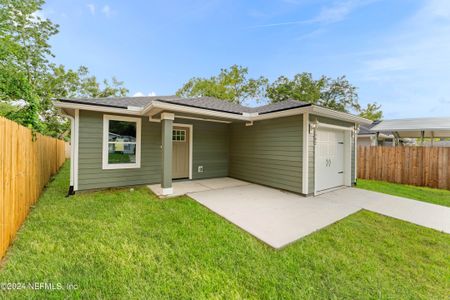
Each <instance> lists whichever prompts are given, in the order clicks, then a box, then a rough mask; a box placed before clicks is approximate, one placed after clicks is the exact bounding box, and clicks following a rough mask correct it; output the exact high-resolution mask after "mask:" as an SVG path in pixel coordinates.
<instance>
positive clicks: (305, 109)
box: [248, 106, 312, 121]
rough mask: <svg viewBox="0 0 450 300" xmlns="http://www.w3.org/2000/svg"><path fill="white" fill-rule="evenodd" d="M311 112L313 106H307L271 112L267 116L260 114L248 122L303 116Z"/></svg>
mask: <svg viewBox="0 0 450 300" xmlns="http://www.w3.org/2000/svg"><path fill="white" fill-rule="evenodd" d="M311 111H312V110H311V106H305V107H299V108H293V109H287V110H282V111H276V112H271V113H267V114H259V115H257V116H255V117H250V118H249V120H248V121H261V120H268V119H275V118H281V117H288V116H295V115H301V114H303V113H308V112H311Z"/></svg>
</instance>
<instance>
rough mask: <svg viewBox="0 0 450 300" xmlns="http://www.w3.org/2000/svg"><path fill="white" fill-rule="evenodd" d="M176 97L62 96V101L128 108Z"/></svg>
mask: <svg viewBox="0 0 450 300" xmlns="http://www.w3.org/2000/svg"><path fill="white" fill-rule="evenodd" d="M166 98H167V99H172V98H173V99H176V98H179V97H177V96H147V97H106V98H61V99H57V100H59V101H62V102H70V103H80V104H88V105H97V106H107V107H117V108H127V107H128V106H136V107H142V108H143V107H146V106H148V105H149V104H150V103H151V102H152V101H154V100H159V99H166Z"/></svg>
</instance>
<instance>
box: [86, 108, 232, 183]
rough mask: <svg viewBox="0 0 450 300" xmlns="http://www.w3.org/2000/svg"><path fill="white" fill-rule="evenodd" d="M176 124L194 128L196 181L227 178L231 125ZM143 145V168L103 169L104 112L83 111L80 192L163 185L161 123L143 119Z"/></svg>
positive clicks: (186, 121)
mask: <svg viewBox="0 0 450 300" xmlns="http://www.w3.org/2000/svg"><path fill="white" fill-rule="evenodd" d="M175 123H185V124H192V125H193V158H192V159H193V167H192V177H193V179H200V178H213V177H224V176H228V156H229V125H228V124H224V123H212V122H205V121H196V120H181V119H176V120H175ZM141 143H142V144H141V167H140V168H133V169H115V170H103V168H102V153H103V113H101V112H92V111H85V110H83V111H80V126H79V159H78V190H88V189H97V188H108V187H120V186H128V185H141V184H154V183H159V182H161V167H162V162H161V154H162V153H161V123H155V122H149V121H148V117H142V129H141ZM198 166H203V173H199V172H198Z"/></svg>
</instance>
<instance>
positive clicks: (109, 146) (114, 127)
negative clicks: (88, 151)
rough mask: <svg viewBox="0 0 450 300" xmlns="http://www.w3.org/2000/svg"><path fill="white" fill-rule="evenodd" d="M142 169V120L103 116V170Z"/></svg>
mask: <svg viewBox="0 0 450 300" xmlns="http://www.w3.org/2000/svg"><path fill="white" fill-rule="evenodd" d="M140 167H141V119H140V118H131V117H122V116H113V115H104V116H103V169H127V168H140Z"/></svg>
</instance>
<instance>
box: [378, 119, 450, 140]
mask: <svg viewBox="0 0 450 300" xmlns="http://www.w3.org/2000/svg"><path fill="white" fill-rule="evenodd" d="M372 130H373V131H391V132H395V133H396V134H398V135H399V136H400V137H410V138H416V137H421V136H422V132H423V133H424V137H450V117H446V118H414V119H397V120H385V121H382V122H380V123H379V124H377V125H376V126H374V127H373V128H372Z"/></svg>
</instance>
